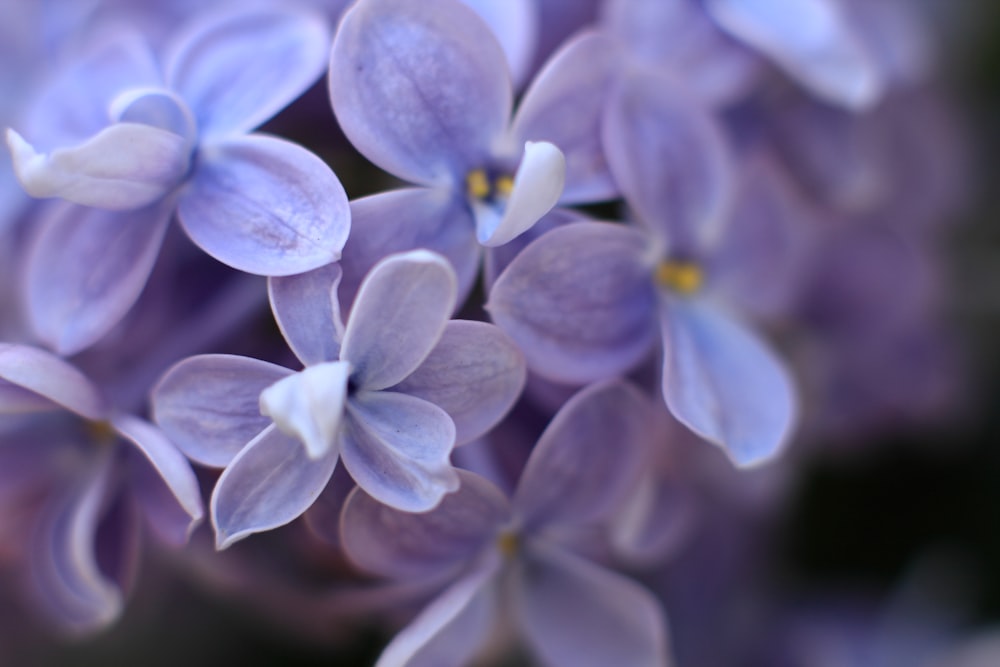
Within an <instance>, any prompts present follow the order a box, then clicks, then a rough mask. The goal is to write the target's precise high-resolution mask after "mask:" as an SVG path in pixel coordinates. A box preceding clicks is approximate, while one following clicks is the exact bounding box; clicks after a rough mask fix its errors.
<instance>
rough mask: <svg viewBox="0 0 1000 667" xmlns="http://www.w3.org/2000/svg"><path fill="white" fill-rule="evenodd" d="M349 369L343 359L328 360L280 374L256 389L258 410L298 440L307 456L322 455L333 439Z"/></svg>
mask: <svg viewBox="0 0 1000 667" xmlns="http://www.w3.org/2000/svg"><path fill="white" fill-rule="evenodd" d="M350 370H351V365H350V364H348V363H347V362H346V361H332V362H328V363H324V364H317V365H315V366H309V367H307V368H305V369H304V370H302V371H301V372H299V373H295V374H294V375H289V376H288V377H286V378H282V379H280V380H278V381H277V382H275V383H274V384H272V385H271V386H270V387H268V388H267V389H265V390H264V391H262V392H261V393H260V412H261V414H263V415H267V416H268V417H270V418H271V419H273V420H274V423H275V424H276V425H277V426H278V428H279V429H281V431H282V432H284V433H286V434H288V435H291V436H294V437H296V438H298V439H299V440H301V441H302V443H303V444H304V445H305V447H306V453H307V454H308V455H309V458H311V459H319V458H322V457H323V456H325V455H326V454H327V453H328V452H329V451H330V449H331V448H332V447H333V445H334V442H335V441H336V437H337V430H338V429H339V428H340V420H341V417H342V416H343V413H344V400H345V398H346V397H347V376H348V374H349V373H350Z"/></svg>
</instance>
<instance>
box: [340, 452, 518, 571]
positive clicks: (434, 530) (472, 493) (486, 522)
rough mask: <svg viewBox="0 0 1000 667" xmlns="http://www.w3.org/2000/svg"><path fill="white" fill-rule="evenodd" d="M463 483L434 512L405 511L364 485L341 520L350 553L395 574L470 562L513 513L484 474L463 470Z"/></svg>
mask: <svg viewBox="0 0 1000 667" xmlns="http://www.w3.org/2000/svg"><path fill="white" fill-rule="evenodd" d="M457 472H458V477H459V479H460V480H461V485H460V486H459V487H458V490H457V491H455V492H454V493H449V494H448V495H446V496H445V497H444V499H443V500H442V501H441V504H439V505H438V506H437V507H435V508H434V509H433V510H431V511H430V512H422V513H420V514H414V513H412V512H401V511H399V510H396V509H393V508H391V507H387V506H385V505H383V504H382V503H380V502H378V501H377V500H375V499H374V498H372V497H371V496H369V495H368V494H366V493H364V492H363V491H362V490H361V489H355V490H354V491H353V492H351V495H350V496H349V497H348V499H347V502H346V503H345V504H344V511H343V514H342V515H341V520H340V533H341V540H340V541H341V544H342V545H343V547H344V551H345V552H346V554H347V556H348V558H350V559H351V560H352V561H354V563H355V564H356V565H357V566H358V567H360V568H362V569H364V570H365V571H367V572H371V573H373V574H376V575H379V576H382V577H388V578H391V579H399V580H405V579H427V578H433V577H436V576H438V575H442V574H443V573H445V572H448V571H449V570H451V569H453V568H455V567H461V566H463V565H465V564H466V563H467V562H468V561H469V560H470V559H472V558H473V557H474V556H475V555H476V554H477V553H478V552H479V551H481V550H482V549H483V548H484V547H486V546H487V545H488V544H489V542H490V540H492V539H494V536H495V534H496V532H497V530H498V529H499V528H500V526H501V525H502V524H503V523H504V522H505V521H507V520H508V519H509V518H510V504H509V503H508V502H507V498H506V497H505V496H504V494H503V493H502V492H501V491H500V490H499V489H498V488H497V487H496V486H494V485H493V484H491V483H490V482H489V481H487V480H486V479H484V478H483V477H480V476H479V475H476V474H473V473H471V472H467V471H465V470H458V471H457Z"/></svg>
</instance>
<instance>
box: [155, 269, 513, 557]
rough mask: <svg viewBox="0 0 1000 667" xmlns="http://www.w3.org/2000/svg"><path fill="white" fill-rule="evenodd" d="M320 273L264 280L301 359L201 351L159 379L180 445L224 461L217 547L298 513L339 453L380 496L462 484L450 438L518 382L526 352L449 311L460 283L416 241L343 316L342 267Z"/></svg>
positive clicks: (498, 409)
mask: <svg viewBox="0 0 1000 667" xmlns="http://www.w3.org/2000/svg"><path fill="white" fill-rule="evenodd" d="M334 268H335V267H334ZM318 275H319V274H318V273H316V272H313V273H311V274H306V275H305V276H302V277H301V281H314V282H312V284H311V285H305V283H304V282H301V281H300V282H299V283H298V284H297V285H296V288H295V289H290V290H288V289H284V288H285V287H287V286H288V283H275V284H272V291H271V299H272V305H273V308H274V312H275V315H276V317H277V319H278V322H279V324H280V326H281V329H282V332H283V333H284V335H285V338H286V340H287V341H288V343H289V345H290V346H291V348H292V350H293V351H294V352H295V353H296V355H297V356H298V357H299V359H300V360H301V361H302V362H303V363H304V364H305V366H306V367H305V369H303V370H302V371H300V372H298V373H295V372H293V371H290V370H288V369H286V368H283V367H281V366H276V365H274V364H270V363H266V362H263V361H257V360H255V359H249V358H245V357H235V356H225V355H207V356H200V357H193V358H191V359H188V360H186V361H183V362H181V363H180V364H178V365H176V366H175V367H174V368H172V369H171V370H170V371H168V372H167V373H166V375H165V376H164V377H163V378H162V380H161V381H160V383H159V384H158V386H157V387H156V388H155V389H154V392H153V402H154V411H155V414H156V420H157V422H158V423H159V424H160V425H161V426H162V427H163V429H164V430H165V431H166V432H167V433H168V434H169V435H170V436H171V437H172V438H174V439H175V440H176V442H177V443H178V446H179V447H180V448H181V449H182V450H183V451H184V452H185V453H186V454H187V455H188V456H189V457H191V458H192V459H194V460H195V461H198V462H200V463H204V464H206V465H211V466H220V467H225V471H224V472H223V474H222V477H221V478H220V479H219V482H218V485H217V486H216V488H215V491H214V493H213V495H212V501H211V514H212V523H213V525H214V527H215V530H216V539H217V545H218V547H219V548H225V547H226V546H229V545H230V544H232V543H233V542H235V541H237V540H239V539H241V538H243V537H246V536H247V535H249V534H251V533H255V532H260V531H264V530H270V529H272V528H276V527H278V526H281V525H284V524H286V523H288V522H290V521H292V520H293V519H295V518H296V517H298V516H299V515H301V514H302V513H303V512H305V511H306V509H308V508H309V507H310V506H311V505H312V504H313V503H314V502H315V500H316V498H317V497H318V496H319V494H320V492H322V491H323V489H324V488H325V487H326V485H327V483H328V481H329V480H330V477H331V475H332V474H333V471H334V467H335V466H336V464H337V461H338V459H341V458H342V459H343V462H344V465H345V467H346V468H347V470H348V472H350V473H351V476H352V477H353V478H354V480H355V481H356V482H357V483H358V484H359V485H360V486H361V487H362V488H364V489H365V490H366V491H367V492H368V493H370V494H372V495H373V496H374V497H376V498H378V499H379V501H381V502H384V503H386V504H388V505H391V506H393V507H396V508H399V509H401V510H404V511H408V512H417V511H426V510H429V509H431V508H432V507H434V506H435V505H437V504H438V503H439V502H440V501H441V498H442V497H443V496H444V495H445V494H446V493H448V492H450V491H454V490H455V489H456V488H457V487H458V477H457V476H456V474H455V471H454V470H453V469H452V468H451V466H450V464H449V462H448V456H449V454H450V452H451V450H452V447H453V446H454V445H455V444H456V442H458V443H464V442H467V441H469V440H471V439H473V438H476V437H478V436H479V435H481V434H482V433H483V432H485V431H486V430H488V429H489V428H490V427H491V426H492V425H493V424H494V423H496V421H497V420H499V419H500V418H501V417H502V416H503V415H504V414H505V413H506V412H507V410H508V409H509V408H510V406H511V405H512V404H513V402H514V400H515V399H516V398H517V396H518V395H519V393H520V391H521V388H522V386H523V384H524V361H523V359H522V357H521V354H520V352H519V351H518V350H517V348H516V347H514V345H513V343H511V342H510V341H509V340H508V339H507V338H506V337H505V336H504V335H503V334H502V332H500V331H499V330H498V329H496V328H495V327H493V326H492V325H488V324H484V323H478V322H461V321H456V322H448V318H449V316H450V314H451V312H452V311H453V309H454V307H455V293H456V285H455V274H454V272H453V271H452V269H451V268H450V266H449V265H448V263H447V261H446V260H444V258H442V257H440V256H438V255H434V254H433V253H429V252H427V251H413V252H410V253H405V254H401V255H395V256H392V257H389V258H387V259H385V260H383V261H382V262H380V263H379V264H378V265H377V266H376V267H375V268H374V269H372V271H371V273H370V274H369V275H368V276H367V277H366V279H365V281H364V283H362V286H361V290H360V291H359V294H358V298H357V300H356V302H355V304H354V307H353V309H352V311H351V314H350V317H349V318H348V320H347V323H346V325H344V324H342V323H341V321H340V313H339V308H338V307H337V302H336V300H335V290H336V287H337V284H336V283H337V279H338V278H339V277H338V276H336V275H334V276H333V280H332V281H328V282H326V283H325V285H322V286H321V285H319V284H318V283H317V282H315V279H316V278H317V277H318ZM258 407H259V410H258Z"/></svg>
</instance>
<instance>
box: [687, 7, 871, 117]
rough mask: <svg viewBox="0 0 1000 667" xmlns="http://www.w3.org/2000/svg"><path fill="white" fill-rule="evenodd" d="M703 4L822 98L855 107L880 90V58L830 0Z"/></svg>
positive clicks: (862, 105) (727, 27)
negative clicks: (865, 44)
mask: <svg viewBox="0 0 1000 667" xmlns="http://www.w3.org/2000/svg"><path fill="white" fill-rule="evenodd" d="M706 9H707V10H708V11H709V12H710V13H711V14H712V17H713V18H714V19H715V21H716V22H717V23H718V24H719V25H720V26H722V28H723V29H724V30H726V31H727V32H729V33H730V34H731V35H733V36H734V37H735V38H737V39H740V40H742V41H744V42H747V43H748V44H750V45H751V46H753V47H754V48H756V49H757V50H759V51H760V52H762V53H763V54H765V55H766V56H768V57H770V58H771V60H773V61H774V62H775V63H776V64H777V65H778V66H779V67H781V68H782V69H784V70H785V71H786V72H787V73H788V74H789V75H790V76H792V77H794V78H795V79H798V81H799V82H800V83H802V84H803V85H804V86H806V87H808V88H809V89H810V90H812V91H813V92H814V93H816V94H817V95H819V96H820V97H822V98H823V99H825V100H826V101H829V102H833V103H835V104H840V105H843V106H846V107H848V108H851V109H855V110H859V109H864V108H867V107H870V106H871V105H872V104H874V103H875V102H876V101H877V100H878V98H879V97H880V95H881V94H882V88H883V86H884V83H885V82H884V81H883V80H882V77H881V76H880V72H879V70H878V63H876V62H875V61H874V60H873V59H872V58H871V57H870V56H869V54H868V53H867V52H866V51H865V49H864V46H863V45H862V43H861V41H860V39H859V37H858V36H857V35H855V34H854V33H852V32H851V26H850V24H849V22H848V21H847V20H845V16H844V15H843V13H842V11H841V10H840V8H839V7H838V6H837V3H835V2H832V1H831V0H802V1H801V2H795V3H788V2H784V0H740V1H739V2H736V1H734V0H708V2H707V3H706Z"/></svg>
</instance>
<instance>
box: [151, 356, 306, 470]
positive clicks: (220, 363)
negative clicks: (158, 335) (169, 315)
mask: <svg viewBox="0 0 1000 667" xmlns="http://www.w3.org/2000/svg"><path fill="white" fill-rule="evenodd" d="M291 374H292V371H290V370H288V369H287V368H283V367H281V366H276V365H274V364H270V363H267V362H266V361H258V360H256V359H250V358H248V357H237V356H231V355H223V354H212V355H202V356H197V357H191V358H189V359H185V360H184V361H181V362H179V363H178V364H176V365H174V366H173V367H172V368H170V370H168V371H167V372H166V373H165V374H164V375H163V377H162V378H161V379H160V381H159V382H158V383H157V385H156V386H155V387H153V392H152V403H153V414H154V419H155V421H156V423H157V424H158V425H159V426H160V428H162V429H163V431H164V433H166V434H167V437H168V438H170V440H171V441H172V442H173V443H174V444H175V445H177V447H178V448H179V449H180V450H181V451H182V452H184V454H185V455H186V456H187V457H189V458H190V459H192V460H194V461H197V462H198V463H202V464H204V465H207V466H213V467H219V468H221V467H224V466H227V465H229V463H230V462H231V461H232V460H233V457H235V456H236V455H237V454H238V453H239V451H240V450H241V449H243V447H244V446H246V444H247V443H248V442H250V441H251V440H253V439H254V438H256V437H257V436H258V434H260V432H261V431H263V430H264V429H265V428H267V427H268V426H269V425H270V424H271V420H270V419H269V418H267V417H265V416H263V415H261V414H260V407H259V406H260V392H262V391H263V390H264V389H266V388H267V387H269V386H270V385H272V384H274V383H275V382H277V381H278V380H280V379H281V378H284V377H288V376H289V375H291Z"/></svg>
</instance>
